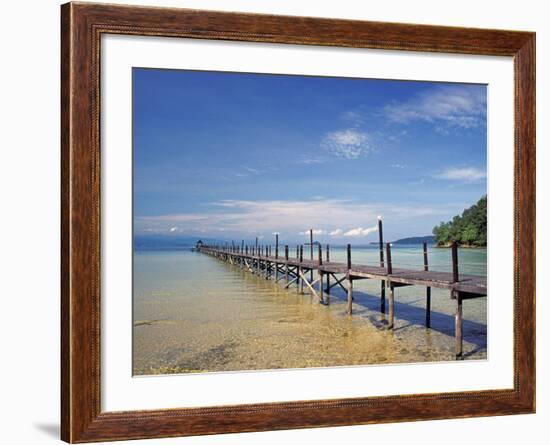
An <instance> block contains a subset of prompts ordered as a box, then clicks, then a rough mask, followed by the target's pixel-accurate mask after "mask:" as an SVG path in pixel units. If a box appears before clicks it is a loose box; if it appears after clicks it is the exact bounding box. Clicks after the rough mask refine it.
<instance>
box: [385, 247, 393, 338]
mask: <svg viewBox="0 0 550 445" xmlns="http://www.w3.org/2000/svg"><path fill="white" fill-rule="evenodd" d="M386 262H387V271H388V277H389V275H391V274H392V272H393V267H392V262H391V245H390V243H386ZM387 283H388V284H389V286H390V298H389V310H388V329H393V321H394V303H395V290H394V288H393V286H392V283H391V280H388V281H387Z"/></svg>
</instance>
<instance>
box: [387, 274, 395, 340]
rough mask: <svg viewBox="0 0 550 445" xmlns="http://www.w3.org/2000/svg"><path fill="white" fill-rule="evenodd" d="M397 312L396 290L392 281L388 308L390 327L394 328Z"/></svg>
mask: <svg viewBox="0 0 550 445" xmlns="http://www.w3.org/2000/svg"><path fill="white" fill-rule="evenodd" d="M394 314H395V290H394V287H393V286H392V284H391V283H390V298H389V310H388V329H393V322H394Z"/></svg>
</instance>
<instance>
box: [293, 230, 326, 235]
mask: <svg viewBox="0 0 550 445" xmlns="http://www.w3.org/2000/svg"><path fill="white" fill-rule="evenodd" d="M312 232H313V235H326V234H327V231H326V230H322V229H313V230H312ZM298 235H309V230H305V231H303V232H298Z"/></svg>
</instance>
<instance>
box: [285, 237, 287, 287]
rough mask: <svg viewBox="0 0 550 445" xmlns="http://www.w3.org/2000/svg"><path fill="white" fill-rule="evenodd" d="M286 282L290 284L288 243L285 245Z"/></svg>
mask: <svg viewBox="0 0 550 445" xmlns="http://www.w3.org/2000/svg"><path fill="white" fill-rule="evenodd" d="M285 282H286V283H287V284H288V245H285Z"/></svg>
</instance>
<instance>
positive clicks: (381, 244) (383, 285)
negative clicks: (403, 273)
mask: <svg viewBox="0 0 550 445" xmlns="http://www.w3.org/2000/svg"><path fill="white" fill-rule="evenodd" d="M378 250H379V253H380V267H382V268H384V234H383V230H382V218H380V217H379V218H378ZM380 312H381V313H383V314H384V313H386V282H385V281H384V280H382V281H380Z"/></svg>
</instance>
